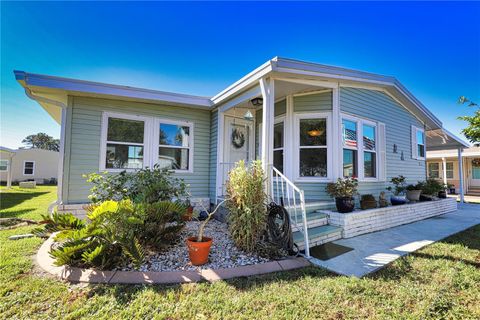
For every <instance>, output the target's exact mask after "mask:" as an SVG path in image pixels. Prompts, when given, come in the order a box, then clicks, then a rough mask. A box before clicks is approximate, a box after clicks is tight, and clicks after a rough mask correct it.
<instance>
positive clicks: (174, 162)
mask: <svg viewBox="0 0 480 320" xmlns="http://www.w3.org/2000/svg"><path fill="white" fill-rule="evenodd" d="M188 153H189V150H188V149H181V148H161V147H160V148H158V165H159V166H160V168H167V169H173V170H188Z"/></svg>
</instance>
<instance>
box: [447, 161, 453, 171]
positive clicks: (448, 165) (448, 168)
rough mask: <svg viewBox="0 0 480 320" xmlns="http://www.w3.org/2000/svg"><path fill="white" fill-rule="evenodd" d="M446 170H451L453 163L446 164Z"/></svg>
mask: <svg viewBox="0 0 480 320" xmlns="http://www.w3.org/2000/svg"><path fill="white" fill-rule="evenodd" d="M447 170H453V162H447Z"/></svg>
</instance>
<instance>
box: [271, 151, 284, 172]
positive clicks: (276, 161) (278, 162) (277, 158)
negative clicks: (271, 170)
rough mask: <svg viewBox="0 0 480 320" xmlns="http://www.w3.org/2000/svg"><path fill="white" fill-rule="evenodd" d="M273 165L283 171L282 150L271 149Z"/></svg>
mask: <svg viewBox="0 0 480 320" xmlns="http://www.w3.org/2000/svg"><path fill="white" fill-rule="evenodd" d="M273 166H274V167H275V168H277V170H278V171H280V172H281V173H283V150H275V151H273Z"/></svg>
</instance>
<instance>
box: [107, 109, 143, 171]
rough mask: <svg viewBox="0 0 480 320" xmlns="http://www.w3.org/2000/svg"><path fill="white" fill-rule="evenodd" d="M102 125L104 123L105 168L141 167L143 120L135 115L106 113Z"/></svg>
mask: <svg viewBox="0 0 480 320" xmlns="http://www.w3.org/2000/svg"><path fill="white" fill-rule="evenodd" d="M105 122H106V123H105ZM104 125H106V128H104V130H106V132H105V133H104V134H105V137H106V141H105V145H104V146H105V152H104V157H105V158H104V159H105V160H104V167H105V169H121V170H123V169H141V168H143V167H144V156H145V154H144V153H145V127H146V123H145V121H144V120H142V119H140V118H138V117H135V116H126V115H112V116H108V115H107V116H106V117H105V118H104Z"/></svg>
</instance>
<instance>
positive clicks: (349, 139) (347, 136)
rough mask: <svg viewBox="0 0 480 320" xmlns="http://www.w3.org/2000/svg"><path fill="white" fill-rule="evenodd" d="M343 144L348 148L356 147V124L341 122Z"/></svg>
mask: <svg viewBox="0 0 480 320" xmlns="http://www.w3.org/2000/svg"><path fill="white" fill-rule="evenodd" d="M342 128H343V144H344V145H345V146H349V147H357V124H356V123H355V122H353V121H349V120H343V121H342Z"/></svg>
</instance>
